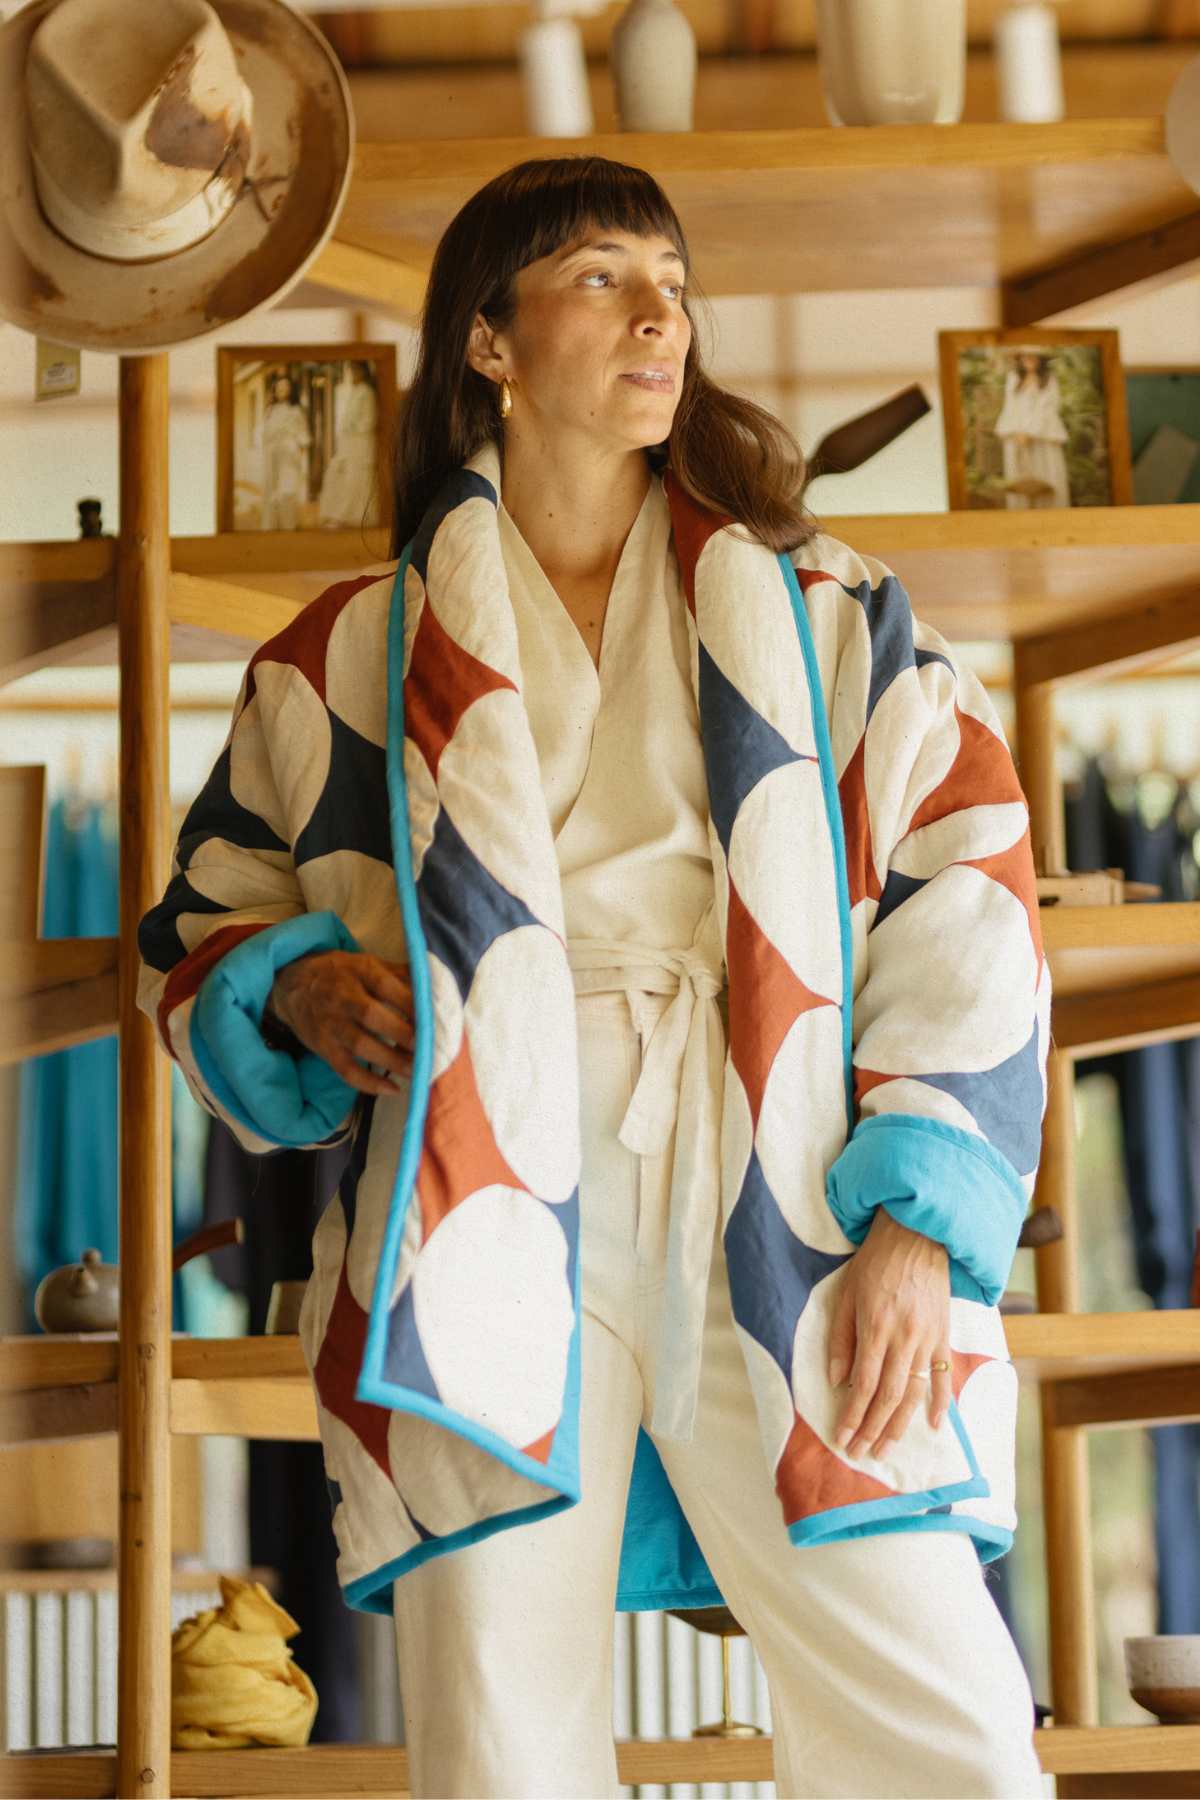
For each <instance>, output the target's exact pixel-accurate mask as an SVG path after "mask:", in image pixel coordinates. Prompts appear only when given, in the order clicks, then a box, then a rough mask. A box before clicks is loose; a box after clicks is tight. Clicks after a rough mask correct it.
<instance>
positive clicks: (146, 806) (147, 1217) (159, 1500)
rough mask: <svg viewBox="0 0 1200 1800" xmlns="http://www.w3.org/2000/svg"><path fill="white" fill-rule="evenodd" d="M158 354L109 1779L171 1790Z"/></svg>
mask: <svg viewBox="0 0 1200 1800" xmlns="http://www.w3.org/2000/svg"><path fill="white" fill-rule="evenodd" d="M167 393H168V389H167V357H166V355H165V354H163V355H154V356H147V357H136V356H126V357H122V358H121V364H120V467H121V494H120V505H121V530H120V538H119V542H118V547H117V627H118V645H119V648H118V657H119V662H120V676H121V699H120V739H121V742H120V782H121V826H120V957H119V965H118V970H119V972H118V983H119V993H120V1013H119V1023H120V1184H121V1186H120V1266H121V1314H120V1334H119V1343H118V1381H119V1388H118V1393H119V1402H118V1406H119V1418H118V1436H119V1479H120V1512H119V1521H120V1567H119V1574H118V1595H119V1615H118V1616H119V1622H120V1639H119V1650H118V1663H117V1708H118V1722H117V1789H116V1791H117V1793H118V1794H119V1795H121V1796H122V1797H123V1800H126V1797H129V1796H133V1797H135V1800H169V1796H170V1792H171V1667H170V1637H171V1436H170V1430H171V1425H170V1401H171V1157H170V1146H171V1133H170V1100H171V1090H170V1083H169V1079H168V1076H169V1066H168V1064H167V1061H166V1058H165V1057H164V1056H163V1054H162V1051H161V1050H160V1049H159V1047H158V1044H157V1042H156V1039H155V1035H154V1029H153V1026H152V1024H151V1022H150V1020H149V1019H148V1018H147V1017H146V1016H145V1014H144V1013H141V1012H139V1011H138V1007H137V977H138V948H137V936H136V933H137V924H138V920H139V919H140V918H141V916H142V914H143V913H145V912H146V911H147V909H148V908H149V907H150V906H152V905H153V904H154V902H155V901H156V900H158V899H160V898H161V895H162V890H163V887H164V886H165V883H166V876H167V870H168V865H169V848H168V830H169V820H170V807H169V793H170V790H169V783H168V773H167V756H168V739H167V726H168V684H169V663H170V638H169V622H168V616H167V599H168V587H169V582H170V563H171V544H170V535H169V522H168V515H167Z"/></svg>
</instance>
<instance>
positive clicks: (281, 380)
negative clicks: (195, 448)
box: [217, 344, 396, 531]
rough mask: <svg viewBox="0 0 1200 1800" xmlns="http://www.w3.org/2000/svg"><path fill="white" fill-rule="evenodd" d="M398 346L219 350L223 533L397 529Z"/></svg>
mask: <svg viewBox="0 0 1200 1800" xmlns="http://www.w3.org/2000/svg"><path fill="white" fill-rule="evenodd" d="M395 413H396V351H395V346H394V345H392V344H285V345H278V344H236V345H232V346H228V347H227V346H222V347H221V348H219V349H218V350H217V530H218V531H357V530H359V529H360V528H372V527H379V526H388V525H390V523H391V512H392V477H391V450H392V432H393V422H394V419H395Z"/></svg>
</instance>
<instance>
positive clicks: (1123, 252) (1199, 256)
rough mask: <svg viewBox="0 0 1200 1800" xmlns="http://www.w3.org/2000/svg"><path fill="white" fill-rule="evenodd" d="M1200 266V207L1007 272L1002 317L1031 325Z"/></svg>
mask: <svg viewBox="0 0 1200 1800" xmlns="http://www.w3.org/2000/svg"><path fill="white" fill-rule="evenodd" d="M1198 268H1200V211H1197V212H1194V213H1189V214H1187V215H1186V216H1185V217H1184V218H1181V219H1172V220H1170V221H1169V222H1168V223H1167V224H1165V225H1159V226H1156V227H1155V228H1154V229H1153V230H1151V231H1140V232H1136V233H1134V235H1133V236H1132V237H1127V238H1122V239H1121V240H1120V242H1118V243H1111V244H1103V245H1099V246H1097V247H1096V248H1095V249H1092V250H1084V251H1081V252H1080V254H1079V255H1078V256H1073V257H1069V258H1068V259H1067V260H1066V261H1065V262H1061V263H1056V264H1052V265H1051V266H1049V267H1048V268H1044V269H1037V270H1034V271H1033V272H1032V273H1030V274H1028V275H1017V276H1010V277H1009V278H1008V279H1007V280H1006V281H1003V282H1002V283H1001V286H1000V308H1001V321H1002V323H1003V324H1004V325H1007V326H1022V325H1036V324H1038V323H1039V322H1040V321H1042V320H1044V319H1051V318H1053V317H1054V316H1055V315H1056V314H1057V313H1063V312H1067V311H1068V310H1069V309H1070V308H1071V307H1073V306H1085V305H1087V303H1088V302H1089V301H1091V300H1103V299H1105V298H1107V296H1108V295H1110V294H1118V293H1119V294H1121V295H1122V297H1123V298H1125V299H1128V298H1129V297H1130V295H1131V293H1132V292H1133V290H1134V289H1140V290H1141V291H1142V292H1145V293H1148V292H1150V291H1151V290H1152V289H1154V288H1159V287H1165V286H1167V285H1168V284H1169V283H1171V282H1175V281H1182V280H1183V279H1184V278H1185V277H1187V276H1189V275H1194V274H1195V273H1196V271H1197V269H1198Z"/></svg>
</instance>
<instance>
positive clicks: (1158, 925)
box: [1039, 900, 1200, 999]
mask: <svg viewBox="0 0 1200 1800" xmlns="http://www.w3.org/2000/svg"><path fill="white" fill-rule="evenodd" d="M1039 918H1040V920H1041V928H1042V941H1043V943H1044V945H1045V948H1046V955H1047V957H1048V959H1049V962H1050V975H1051V981H1052V984H1053V994H1054V998H1055V999H1066V998H1067V996H1068V995H1075V994H1100V993H1111V992H1114V991H1116V990H1119V989H1123V988H1136V987H1138V986H1139V985H1141V984H1143V983H1152V982H1167V981H1173V980H1183V979H1185V978H1190V977H1192V976H1195V975H1200V901H1194V900H1192V901H1187V900H1181V901H1153V902H1136V901H1131V902H1129V903H1127V904H1126V905H1124V906H1043V907H1041V908H1040V910H1039Z"/></svg>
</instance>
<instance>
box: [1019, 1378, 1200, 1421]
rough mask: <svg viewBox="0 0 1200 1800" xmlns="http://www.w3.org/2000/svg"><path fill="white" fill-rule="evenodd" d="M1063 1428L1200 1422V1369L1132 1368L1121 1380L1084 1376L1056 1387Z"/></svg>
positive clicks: (1059, 1419) (1058, 1419)
mask: <svg viewBox="0 0 1200 1800" xmlns="http://www.w3.org/2000/svg"><path fill="white" fill-rule="evenodd" d="M1054 1396H1055V1397H1054V1410H1055V1417H1056V1419H1057V1422H1058V1424H1059V1425H1063V1426H1085V1425H1146V1426H1149V1425H1178V1424H1183V1423H1184V1422H1185V1421H1187V1420H1194V1419H1200V1370H1197V1367H1196V1364H1195V1363H1184V1364H1182V1365H1180V1366H1179V1367H1178V1368H1174V1369H1161V1368H1155V1369H1130V1370H1127V1371H1126V1372H1125V1373H1123V1374H1119V1375H1101V1376H1097V1375H1079V1376H1073V1377H1071V1378H1070V1379H1069V1380H1067V1381H1056V1382H1055V1383H1054Z"/></svg>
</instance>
